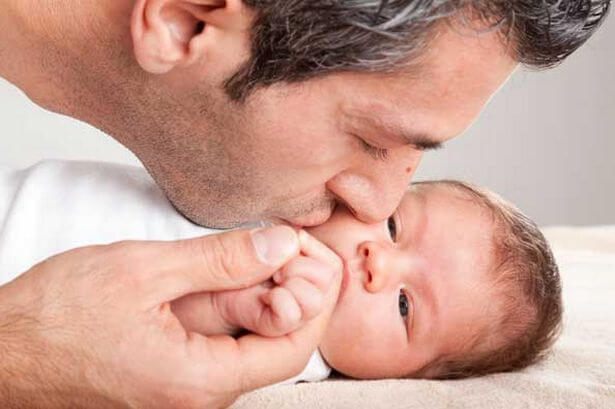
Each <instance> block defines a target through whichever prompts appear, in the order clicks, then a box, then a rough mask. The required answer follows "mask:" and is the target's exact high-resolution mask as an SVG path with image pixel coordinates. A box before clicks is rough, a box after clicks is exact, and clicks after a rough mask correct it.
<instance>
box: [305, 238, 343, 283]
mask: <svg viewBox="0 0 615 409" xmlns="http://www.w3.org/2000/svg"><path fill="white" fill-rule="evenodd" d="M299 248H300V251H301V254H304V255H306V256H308V257H312V258H314V259H316V260H319V261H321V262H323V263H325V264H326V265H328V266H331V267H332V268H333V269H334V271H336V272H340V273H341V271H342V267H343V265H342V259H341V258H340V256H338V255H337V254H336V253H335V252H334V251H333V250H331V249H330V248H329V247H327V246H326V245H325V244H323V243H321V242H320V241H318V240H316V239H315V238H314V237H312V236H311V235H309V234H308V233H307V232H306V231H305V230H300V231H299Z"/></svg>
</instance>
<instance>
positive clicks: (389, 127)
mask: <svg viewBox="0 0 615 409" xmlns="http://www.w3.org/2000/svg"><path fill="white" fill-rule="evenodd" d="M361 119H362V120H363V121H365V122H367V123H368V124H369V125H370V126H371V127H373V128H375V129H380V130H382V131H383V132H384V133H386V134H388V135H391V136H393V137H395V138H397V139H400V140H401V141H403V142H405V143H406V144H408V145H413V146H415V147H416V148H417V149H420V150H422V151H431V150H436V149H440V148H442V146H443V144H442V142H440V141H438V140H437V139H436V138H435V137H433V136H430V135H428V134H426V133H422V132H412V131H411V130H409V129H407V128H405V127H403V126H401V125H400V124H398V123H395V122H387V121H384V120H383V119H381V118H378V117H376V116H374V115H362V116H361Z"/></svg>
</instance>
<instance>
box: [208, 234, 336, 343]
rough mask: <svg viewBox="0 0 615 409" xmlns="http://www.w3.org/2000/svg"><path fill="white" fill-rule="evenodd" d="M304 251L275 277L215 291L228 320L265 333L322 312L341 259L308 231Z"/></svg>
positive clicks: (272, 333) (287, 329) (285, 328)
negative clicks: (230, 289)
mask: <svg viewBox="0 0 615 409" xmlns="http://www.w3.org/2000/svg"><path fill="white" fill-rule="evenodd" d="M299 240H300V242H301V247H302V251H301V255H299V256H297V257H295V258H294V259H292V260H291V261H290V262H288V263H287V264H286V265H285V266H284V267H283V268H282V269H281V270H279V271H278V272H277V273H275V274H274V276H273V280H272V281H269V282H266V283H263V284H260V285H257V286H254V287H250V288H246V289H243V290H236V291H226V292H222V293H217V294H214V297H216V300H215V302H216V304H217V306H218V309H219V310H220V311H221V312H222V314H223V315H224V316H225V318H226V321H227V322H228V323H232V324H233V325H234V326H237V327H240V328H244V329H246V330H249V331H251V332H255V333H257V334H260V335H265V336H272V337H274V336H280V335H284V334H288V333H289V332H292V331H294V330H296V329H297V328H299V327H301V326H302V325H303V324H304V323H305V322H307V321H308V320H310V319H312V318H313V317H315V316H316V315H318V314H319V313H320V312H321V311H322V309H323V307H324V295H325V294H326V293H327V291H328V289H329V286H330V285H331V283H332V282H333V278H334V277H335V275H336V274H340V272H341V268H342V266H341V260H340V259H339V257H338V256H337V255H336V254H335V253H334V252H333V251H331V250H330V249H329V248H328V247H326V246H325V245H324V244H322V243H321V242H319V241H318V240H316V239H314V238H313V237H312V236H310V235H309V234H307V233H306V232H305V231H301V232H300V234H299Z"/></svg>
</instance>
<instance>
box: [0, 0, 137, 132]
mask: <svg viewBox="0 0 615 409" xmlns="http://www.w3.org/2000/svg"><path fill="white" fill-rule="evenodd" d="M109 4H111V5H110V6H109ZM131 4H132V1H128V0H125V1H120V0H117V1H112V2H106V1H103V2H100V1H93V0H92V1H87V0H86V1H79V2H73V1H66V0H55V1H53V2H40V1H34V0H5V1H3V2H0V77H3V78H5V79H6V80H8V81H9V82H11V83H13V84H15V85H16V86H17V87H19V88H20V89H21V90H22V91H24V92H25V93H26V94H27V95H28V97H30V98H31V99H32V100H33V101H34V102H35V103H37V104H39V105H41V106H43V107H44V108H47V109H49V110H52V111H55V112H60V113H63V114H67V115H71V116H75V117H78V118H80V119H85V120H87V118H84V117H87V116H88V115H87V113H85V112H80V111H81V110H82V109H83V106H84V104H87V103H88V102H90V101H87V95H88V90H87V89H85V88H84V84H85V81H82V79H83V76H84V75H89V76H92V77H97V78H98V79H99V81H100V82H104V80H105V79H104V76H105V74H106V72H105V70H104V69H100V68H101V65H102V62H105V61H108V60H109V58H107V57H108V56H106V55H104V54H103V52H105V51H104V50H105V49H106V48H108V47H105V44H101V43H100V40H101V35H102V34H103V33H101V32H96V31H95V30H97V29H99V28H100V27H104V28H105V29H106V30H107V31H105V33H104V34H105V35H106V36H109V37H110V38H111V37H112V36H113V35H114V33H113V30H109V21H108V19H109V18H111V19H113V20H114V23H115V24H117V27H118V32H119V29H120V28H121V27H124V28H125V26H126V24H128V22H127V21H128V20H127V19H128V18H129V16H130V12H129V8H130V7H131ZM104 7H112V8H114V9H112V10H106V9H104ZM120 8H122V10H120ZM127 8H128V9H127ZM126 10H128V11H126ZM121 17H124V19H125V20H126V21H121V20H119V19H120V18H121ZM128 32H129V31H128ZM88 39H95V41H90V40H88ZM107 45H108V44H107ZM115 45H116V46H117V47H120V44H115ZM106 52H109V51H106ZM93 69H94V71H95V73H96V75H93V74H92V70H93ZM88 71H89V74H86V72H88ZM92 86H95V85H93V84H92Z"/></svg>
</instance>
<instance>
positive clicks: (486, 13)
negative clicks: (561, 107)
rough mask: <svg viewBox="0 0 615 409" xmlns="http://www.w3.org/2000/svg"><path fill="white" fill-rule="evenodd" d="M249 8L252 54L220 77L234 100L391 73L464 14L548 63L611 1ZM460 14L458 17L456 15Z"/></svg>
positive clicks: (270, 3) (310, 1)
mask: <svg viewBox="0 0 615 409" xmlns="http://www.w3.org/2000/svg"><path fill="white" fill-rule="evenodd" d="M243 2H244V3H245V4H246V5H247V6H248V7H250V8H252V9H253V10H255V12H256V16H257V17H256V20H255V22H254V24H253V27H252V33H251V37H252V45H251V55H250V58H249V59H248V61H247V62H246V63H245V64H243V65H242V66H241V67H240V68H239V69H238V71H237V72H236V73H235V74H234V75H232V76H231V77H230V78H229V79H228V80H227V81H226V83H225V89H226V92H227V94H228V95H229V96H230V98H231V99H233V100H243V99H245V98H246V97H247V95H249V93H250V92H251V91H252V90H253V89H254V88H256V87H258V86H267V85H271V84H273V83H276V82H280V81H285V82H298V81H302V80H306V79H309V78H312V77H315V76H319V75H323V74H327V73H333V72H342V71H363V72H369V71H372V72H390V71H395V70H398V69H400V68H401V67H403V66H404V64H405V63H408V62H410V61H411V60H412V58H413V57H415V56H416V55H417V54H419V53H420V52H421V50H423V49H424V47H425V45H426V44H427V42H428V41H429V39H430V34H432V32H433V30H431V28H432V27H433V26H434V25H435V24H436V23H438V22H440V21H443V20H444V21H446V20H450V18H451V17H454V16H459V15H462V16H471V17H472V19H467V20H468V21H470V20H472V21H474V20H475V18H476V17H478V18H479V19H481V20H482V21H484V22H486V24H487V25H488V26H490V27H493V28H494V29H498V30H500V32H501V34H502V39H503V40H504V41H505V42H508V41H509V40H510V41H512V47H510V50H511V52H512V54H513V55H512V56H513V57H514V58H515V59H516V60H517V61H519V62H521V63H523V64H525V65H527V66H531V67H535V68H546V67H552V66H554V65H556V64H558V63H559V62H561V61H562V60H563V59H564V58H566V57H567V56H569V55H570V54H571V53H572V52H574V51H575V50H576V49H577V48H578V47H579V46H581V45H582V44H583V43H584V42H585V41H586V40H587V39H588V38H589V37H590V36H591V35H592V33H593V32H594V31H595V30H596V28H597V27H598V26H599V25H600V23H601V22H602V21H603V20H604V17H605V16H606V14H607V12H608V10H609V7H610V0H243ZM462 20H463V19H462Z"/></svg>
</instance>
